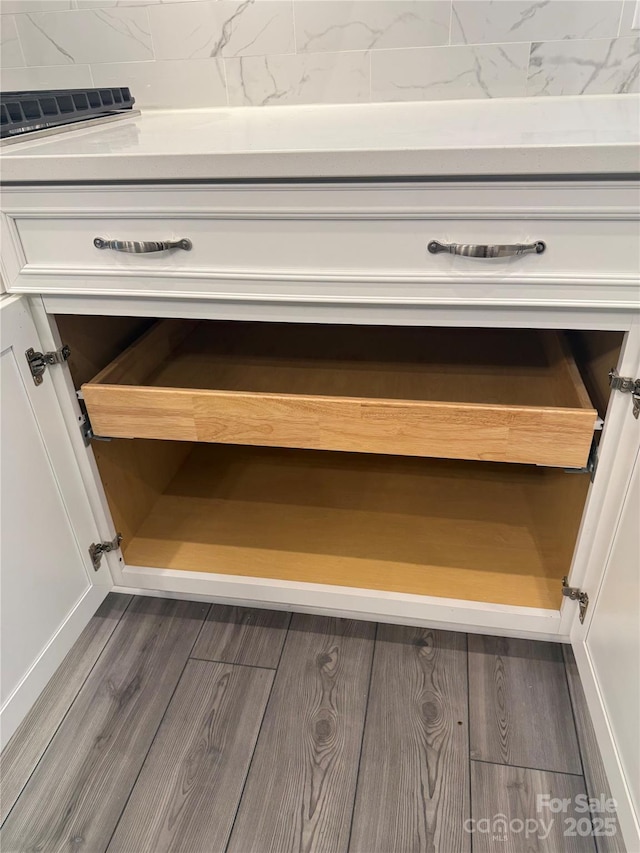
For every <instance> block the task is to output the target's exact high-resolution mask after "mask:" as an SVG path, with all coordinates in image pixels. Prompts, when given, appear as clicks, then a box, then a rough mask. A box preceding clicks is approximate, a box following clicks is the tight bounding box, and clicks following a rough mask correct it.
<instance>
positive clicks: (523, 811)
mask: <svg viewBox="0 0 640 853" xmlns="http://www.w3.org/2000/svg"><path fill="white" fill-rule="evenodd" d="M579 794H582V795H583V796H584V794H585V787H584V780H583V779H582V777H581V776H567V775H564V774H561V773H549V772H546V771H540V770H530V769H523V768H521V767H504V766H502V767H501V766H499V765H496V764H483V763H481V762H478V761H472V762H471V802H472V816H473V820H474V821H475V824H474V827H475V831H474V833H473V851H474V853H497V851H500V853H503V851H504V853H595V846H594V840H593V837H592V836H591V835H590V834H589V835H586V836H585V835H580V834H579V833H578V832H577V831H576V834H575V835H572V834H571V830H572V828H573V827H574V825H573V824H571V823H570V822H566V821H570V820H571V818H573V819H574V820H578V819H580V818H584V814H580V813H577V812H576V811H575V809H574V808H573V806H574V805H575V798H576V797H577V796H578V795H579ZM544 795H548V796H550V797H560V798H563V799H564V798H568V799H569V800H570V802H571V805H570V806H569V808H568V810H567V811H566V813H560V814H554V813H552V812H551V811H550V810H548V809H546V808H542V809H541V810H538V808H537V797H538V796H544ZM479 821H482V823H478V822H479ZM512 822H513V823H512ZM526 822H528V823H526ZM505 823H506V826H505ZM527 828H528V830H529V831H528V832H527Z"/></svg>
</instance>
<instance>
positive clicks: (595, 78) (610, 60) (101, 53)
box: [0, 0, 640, 109]
mask: <svg viewBox="0 0 640 853" xmlns="http://www.w3.org/2000/svg"><path fill="white" fill-rule="evenodd" d="M635 8H636V0H0V22H1V23H2V28H1V30H0V33H1V39H2V53H1V57H0V58H1V65H2V87H3V88H4V89H5V90H6V89H29V88H50V87H59V88H65V87H80V86H87V85H109V84H110V83H112V84H122V83H123V81H124V82H125V83H127V84H128V85H130V86H131V87H132V89H134V90H135V91H134V95H135V97H136V101H137V105H138V106H139V107H140V108H141V109H145V108H148V107H153V108H171V107H178V106H183V107H187V108H190V107H217V106H223V105H225V104H226V105H229V106H232V107H237V106H273V105H274V104H311V103H317V104H332V103H362V102H367V101H373V102H381V101H385V102H387V101H409V100H434V101H437V100H443V99H444V100H449V99H450V100H456V99H461V98H462V99H488V98H502V97H514V96H515V97H519V96H527V95H529V96H534V97H540V96H542V97H546V96H548V95H555V94H558V95H570V94H583V95H585V96H593V95H595V94H598V93H602V94H608V93H620V94H627V93H633V92H637V91H638V85H639V84H638V76H639V71H638V53H639V50H638V39H639V38H640V30H638V29H633V23H634V12H635ZM240 60H243V61H242V62H241V61H240ZM64 68H67V69H77V70H68V71H62V70H61V69H64ZM56 69H57V70H56Z"/></svg>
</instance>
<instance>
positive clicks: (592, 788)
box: [562, 646, 625, 853]
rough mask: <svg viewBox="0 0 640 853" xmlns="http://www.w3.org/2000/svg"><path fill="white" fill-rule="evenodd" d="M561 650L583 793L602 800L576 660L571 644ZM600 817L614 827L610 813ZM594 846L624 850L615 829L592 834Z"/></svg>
mask: <svg viewBox="0 0 640 853" xmlns="http://www.w3.org/2000/svg"><path fill="white" fill-rule="evenodd" d="M562 651H563V652H564V662H565V667H566V670H567V680H568V682H569V693H570V694H571V704H572V706H573V714H574V717H575V721H576V729H577V732H578V742H579V744H580V752H581V755H582V763H583V767H584V781H585V783H586V786H587V794H588V795H589V796H590V797H593V798H594V799H598V798H600V797H604V799H605V800H610V799H611V789H610V788H609V782H608V781H607V774H606V773H605V770H604V767H603V765H602V757H601V756H600V749H599V747H598V744H597V741H596V733H595V731H594V730H593V723H592V722H591V717H590V716H589V709H588V708H587V700H586V699H585V695H584V690H583V688H582V683H581V682H580V676H579V675H578V667H577V666H576V659H575V658H574V656H573V651H572V649H571V646H563V649H562ZM600 817H608V818H611V819H612V820H613V821H614V822H615V824H616V826H617V818H616V816H615V814H614V813H603V814H602V815H600ZM596 847H597V848H598V853H624V849H625V848H624V844H623V842H622V834H621V833H620V831H619V829H618V831H617V832H615V834H613V835H604V834H603V835H598V836H596Z"/></svg>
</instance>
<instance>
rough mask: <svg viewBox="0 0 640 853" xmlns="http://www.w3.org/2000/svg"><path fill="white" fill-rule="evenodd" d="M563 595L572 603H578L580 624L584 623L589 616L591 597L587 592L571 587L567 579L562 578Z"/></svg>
mask: <svg viewBox="0 0 640 853" xmlns="http://www.w3.org/2000/svg"><path fill="white" fill-rule="evenodd" d="M562 594H563V595H565V596H566V597H567V598H570V599H571V601H577V602H578V605H579V607H580V612H579V613H578V616H579V619H580V623H583V622H584V617H585V616H586V615H587V607H588V606H589V596H588V595H587V593H586V592H583V591H582V590H581V589H578V587H576V586H569V584H568V582H567V578H562Z"/></svg>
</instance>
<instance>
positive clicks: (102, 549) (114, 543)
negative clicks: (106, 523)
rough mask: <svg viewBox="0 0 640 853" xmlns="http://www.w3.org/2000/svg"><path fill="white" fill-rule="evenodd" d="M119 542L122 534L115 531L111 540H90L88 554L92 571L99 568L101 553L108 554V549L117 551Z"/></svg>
mask: <svg viewBox="0 0 640 853" xmlns="http://www.w3.org/2000/svg"><path fill="white" fill-rule="evenodd" d="M121 542H122V535H121V534H120V533H116V535H115V536H114V538H113V539H112V540H111V542H92V543H91V545H89V556H90V557H91V562H92V563H93V569H94V571H96V572H97V571H98V569H99V568H100V564H101V562H102V555H103V554H108V553H109V551H117V550H118V548H119V547H120V543H121Z"/></svg>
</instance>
